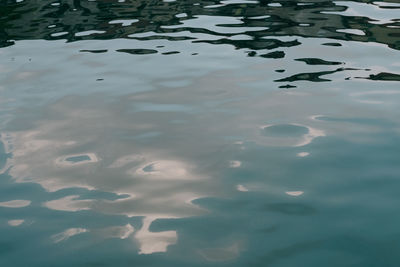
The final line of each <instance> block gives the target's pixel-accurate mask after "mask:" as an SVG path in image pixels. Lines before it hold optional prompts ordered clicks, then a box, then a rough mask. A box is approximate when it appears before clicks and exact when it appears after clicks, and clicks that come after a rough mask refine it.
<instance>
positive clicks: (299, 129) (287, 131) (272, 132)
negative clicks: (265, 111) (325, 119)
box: [262, 124, 309, 137]
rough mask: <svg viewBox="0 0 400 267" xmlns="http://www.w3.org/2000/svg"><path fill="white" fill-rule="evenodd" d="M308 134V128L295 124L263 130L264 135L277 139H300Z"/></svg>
mask: <svg viewBox="0 0 400 267" xmlns="http://www.w3.org/2000/svg"><path fill="white" fill-rule="evenodd" d="M308 132H309V130H308V129H307V127H304V126H299V125H294V124H277V125H271V126H266V127H264V128H262V133H263V135H266V136H277V137H298V136H302V135H304V134H307V133H308Z"/></svg>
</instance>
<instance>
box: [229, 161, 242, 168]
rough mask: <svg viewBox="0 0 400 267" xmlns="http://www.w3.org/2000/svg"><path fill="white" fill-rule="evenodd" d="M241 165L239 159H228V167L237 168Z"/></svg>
mask: <svg viewBox="0 0 400 267" xmlns="http://www.w3.org/2000/svg"><path fill="white" fill-rule="evenodd" d="M241 165H242V162H240V161H239V160H231V161H229V167H231V168H239V167H240V166H241Z"/></svg>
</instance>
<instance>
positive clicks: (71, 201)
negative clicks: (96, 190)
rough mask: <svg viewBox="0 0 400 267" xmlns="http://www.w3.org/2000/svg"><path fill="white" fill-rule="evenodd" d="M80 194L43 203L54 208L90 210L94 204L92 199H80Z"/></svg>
mask: <svg viewBox="0 0 400 267" xmlns="http://www.w3.org/2000/svg"><path fill="white" fill-rule="evenodd" d="M78 198H79V196H78V195H74V196H66V197H63V198H60V199H56V200H50V201H47V202H46V203H44V204H43V205H44V206H45V207H47V208H49V209H52V210H62V211H79V210H89V209H90V207H91V205H92V204H93V200H91V199H78Z"/></svg>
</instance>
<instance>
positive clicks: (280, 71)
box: [275, 69, 286, 73]
mask: <svg viewBox="0 0 400 267" xmlns="http://www.w3.org/2000/svg"><path fill="white" fill-rule="evenodd" d="M285 71H286V70H281V69H279V70H275V72H279V73H282V72H285Z"/></svg>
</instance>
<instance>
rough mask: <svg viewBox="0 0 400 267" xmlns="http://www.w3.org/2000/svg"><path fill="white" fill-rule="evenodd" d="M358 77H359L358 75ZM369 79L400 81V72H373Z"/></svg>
mask: <svg viewBox="0 0 400 267" xmlns="http://www.w3.org/2000/svg"><path fill="white" fill-rule="evenodd" d="M357 78H358V77H357ZM365 79H368V80H373V81H400V74H397V73H389V72H380V73H378V74H371V75H369V77H368V78H365Z"/></svg>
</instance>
